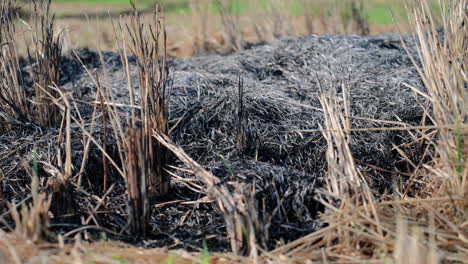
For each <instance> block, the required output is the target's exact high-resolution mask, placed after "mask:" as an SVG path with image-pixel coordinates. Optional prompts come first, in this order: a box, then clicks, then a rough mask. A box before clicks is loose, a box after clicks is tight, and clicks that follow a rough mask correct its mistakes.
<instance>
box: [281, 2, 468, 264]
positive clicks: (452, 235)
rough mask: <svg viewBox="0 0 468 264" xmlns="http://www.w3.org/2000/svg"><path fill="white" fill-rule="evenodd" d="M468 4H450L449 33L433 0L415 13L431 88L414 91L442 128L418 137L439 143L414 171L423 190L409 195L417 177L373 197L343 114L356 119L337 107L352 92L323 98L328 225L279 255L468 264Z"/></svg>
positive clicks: (421, 4) (423, 69) (419, 5)
mask: <svg viewBox="0 0 468 264" xmlns="http://www.w3.org/2000/svg"><path fill="white" fill-rule="evenodd" d="M467 7H468V6H467V3H466V1H451V2H450V4H449V9H448V12H447V13H446V14H445V15H444V18H443V21H444V36H443V38H441V36H440V35H439V31H438V30H437V29H436V26H435V23H434V19H433V15H432V14H431V11H430V9H429V5H428V3H427V2H426V1H418V2H413V6H412V9H409V10H408V12H409V13H410V15H411V18H412V19H413V21H414V25H415V37H416V38H417V40H418V41H419V45H418V48H417V50H418V53H419V56H420V60H421V64H418V63H417V62H416V59H414V60H413V61H414V64H415V66H416V67H418V70H419V74H420V76H421V78H422V79H423V82H424V84H425V86H426V89H427V93H424V92H421V91H419V90H417V89H416V88H414V89H413V90H414V91H415V92H417V93H418V95H420V96H422V97H424V98H425V99H427V100H428V101H429V102H430V104H431V106H432V108H431V109H425V112H426V114H427V115H429V118H430V119H431V121H432V122H433V123H434V124H435V126H434V127H435V128H436V129H437V132H438V133H437V134H438V135H437V136H435V133H432V132H428V130H427V129H426V130H419V131H418V133H419V134H421V135H422V136H421V138H420V139H417V141H419V140H421V139H425V140H428V141H429V143H430V144H432V145H433V146H434V148H435V155H434V156H433V157H432V160H431V161H429V162H428V163H425V164H424V165H423V166H422V168H419V167H418V166H414V171H412V172H411V173H412V176H411V178H412V179H414V178H418V179H419V183H420V184H421V187H419V190H415V191H414V192H412V193H411V195H408V192H407V189H408V188H415V185H414V181H411V180H410V181H409V182H408V184H409V186H405V188H404V189H403V190H400V188H399V187H395V190H394V194H393V199H392V197H391V196H386V195H379V196H378V197H377V199H374V198H372V196H373V195H372V193H371V192H370V190H369V189H368V188H367V187H366V186H367V184H366V183H365V180H364V177H363V175H362V173H361V172H360V171H359V169H358V167H357V166H356V165H355V163H354V160H353V157H352V155H351V152H350V150H349V146H348V144H347V142H348V140H349V136H350V134H349V133H348V132H347V131H352V129H351V128H350V127H349V122H348V121H347V120H346V118H343V117H344V116H348V114H346V113H347V107H346V104H344V105H343V107H342V108H337V107H336V106H337V105H340V104H339V103H337V102H339V101H344V102H346V96H343V97H342V99H340V100H337V99H327V98H324V97H323V95H322V99H321V102H322V105H323V109H324V114H325V120H326V121H325V126H326V130H325V132H324V137H325V138H326V139H327V143H328V150H327V162H328V166H329V171H328V174H327V176H326V179H325V186H324V190H323V191H322V194H321V202H322V203H323V204H324V205H325V206H326V208H327V209H326V211H325V214H324V215H323V216H322V219H323V220H325V221H326V222H327V223H328V226H326V227H325V228H323V229H321V230H319V231H317V232H315V233H312V234H309V235H307V236H306V237H304V238H302V239H299V240H297V241H295V242H292V243H290V244H289V245H286V246H285V247H282V248H279V249H276V250H275V251H273V252H274V253H276V254H283V255H286V256H288V257H291V258H292V259H295V260H301V259H302V260H304V259H321V260H322V261H327V262H329V261H332V262H333V261H337V262H343V261H345V262H358V261H362V260H369V259H373V260H376V261H381V262H387V261H393V262H394V263H421V264H422V263H441V262H454V263H464V262H465V261H466V252H467V250H468V248H467V242H468V239H467V236H466V218H467V215H466V208H467V204H468V201H467V198H466V190H467V175H468V172H467V168H468V165H467V154H466V151H465V148H464V147H463V146H465V145H466V133H467V128H466V122H467V116H466V115H467V111H466V109H467V107H466V99H467V93H466V85H467V79H466V75H465V69H466V54H465V53H466V45H467V42H466V41H467V34H468V33H467V32H468V30H467V29H468V28H467V12H466V11H467V10H468V8H467ZM419 65H421V66H419ZM344 95H346V94H345V93H344ZM333 97H334V96H333V95H332V97H331V98H333ZM343 113H345V115H343ZM423 129H425V128H424V127H423ZM408 132H410V131H408ZM410 133H411V132H410ZM413 143H414V142H413ZM413 143H410V144H413ZM402 154H404V153H402ZM409 162H411V161H410V160H409ZM410 196H411V197H410Z"/></svg>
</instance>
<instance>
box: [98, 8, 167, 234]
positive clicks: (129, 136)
mask: <svg viewBox="0 0 468 264" xmlns="http://www.w3.org/2000/svg"><path fill="white" fill-rule="evenodd" d="M132 5H133V8H134V13H133V14H132V15H130V16H128V17H125V18H122V19H121V21H120V33H121V34H120V39H121V40H120V41H122V48H121V60H122V62H123V65H124V68H125V72H126V77H127V84H128V92H129V97H130V105H129V106H130V111H131V114H130V117H129V118H127V120H126V123H127V125H126V127H127V128H126V129H124V128H123V127H122V123H123V122H122V121H123V118H122V117H121V116H120V115H119V112H118V110H117V108H116V107H115V104H114V101H113V99H112V93H111V92H109V95H107V96H105V97H106V101H111V102H112V103H111V104H113V105H114V107H109V112H108V114H109V119H110V123H111V126H112V129H113V131H114V134H115V136H116V138H117V144H118V145H119V151H120V157H121V160H122V168H123V173H124V178H125V179H126V183H127V190H128V196H129V223H130V227H131V229H132V231H133V232H136V233H138V234H142V235H145V234H146V233H147V231H148V230H147V225H148V222H149V212H150V204H151V203H152V202H153V201H154V199H155V198H160V197H162V196H164V195H165V194H166V193H167V192H168V191H169V174H168V173H167V171H166V170H165V166H166V164H167V159H168V156H167V155H168V153H167V150H166V148H165V147H164V146H163V145H161V144H160V143H159V142H157V141H156V140H155V139H154V138H153V136H152V135H153V132H154V131H156V132H157V133H161V134H167V133H168V118H169V101H170V94H169V89H168V88H167V78H168V71H167V66H166V32H165V27H164V21H163V17H162V16H161V12H160V10H159V8H158V7H156V9H155V11H154V13H153V16H152V19H151V23H149V24H145V23H144V21H143V19H142V16H141V15H140V13H139V12H138V11H137V9H136V7H135V5H134V4H133V3H132ZM116 38H119V36H117V35H116ZM128 53H131V54H133V55H134V56H135V59H136V63H137V70H138V84H139V91H140V93H139V94H140V97H139V98H137V94H136V92H135V89H134V84H133V80H132V76H131V73H130V63H129V61H128V56H127V54H128ZM103 93H104V94H105V91H104V92H103ZM138 99H140V103H141V105H139V104H138V103H137V102H138Z"/></svg>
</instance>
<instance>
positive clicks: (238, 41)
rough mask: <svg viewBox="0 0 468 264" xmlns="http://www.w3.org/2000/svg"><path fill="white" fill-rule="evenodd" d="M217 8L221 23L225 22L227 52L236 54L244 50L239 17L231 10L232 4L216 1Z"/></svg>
mask: <svg viewBox="0 0 468 264" xmlns="http://www.w3.org/2000/svg"><path fill="white" fill-rule="evenodd" d="M215 3H216V6H217V7H218V10H219V13H220V16H221V21H222V22H223V26H224V32H225V34H226V37H227V42H226V43H225V44H226V47H225V48H226V51H227V52H236V51H239V50H241V49H242V47H243V45H244V41H243V37H242V33H241V31H240V29H239V25H240V24H239V17H238V16H237V15H236V14H233V10H231V9H232V8H231V6H230V5H232V2H229V3H228V5H226V4H225V3H223V2H222V1H221V0H216V1H215Z"/></svg>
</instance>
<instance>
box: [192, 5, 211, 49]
mask: <svg viewBox="0 0 468 264" xmlns="http://www.w3.org/2000/svg"><path fill="white" fill-rule="evenodd" d="M190 7H191V9H192V28H193V29H192V30H193V31H194V40H193V54H197V55H201V54H206V53H207V52H208V51H209V50H210V49H211V47H210V42H209V34H210V29H211V27H210V26H209V23H208V15H209V10H210V1H209V0H191V1H190Z"/></svg>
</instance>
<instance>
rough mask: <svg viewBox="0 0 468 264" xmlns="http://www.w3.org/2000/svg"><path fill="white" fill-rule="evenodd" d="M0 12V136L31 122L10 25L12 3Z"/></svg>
mask: <svg viewBox="0 0 468 264" xmlns="http://www.w3.org/2000/svg"><path fill="white" fill-rule="evenodd" d="M0 8H1V10H0V132H1V131H2V130H5V129H8V128H10V127H11V125H14V124H16V123H22V124H26V123H30V122H31V116H30V115H31V114H32V112H31V106H30V104H29V102H28V98H27V95H26V91H25V89H24V81H23V76H22V72H21V70H20V66H19V56H18V50H17V44H18V42H17V37H16V35H17V34H18V31H17V28H16V26H15V21H14V19H15V18H14V12H13V11H12V10H14V9H15V8H16V1H13V0H2V2H1V7H0Z"/></svg>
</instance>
